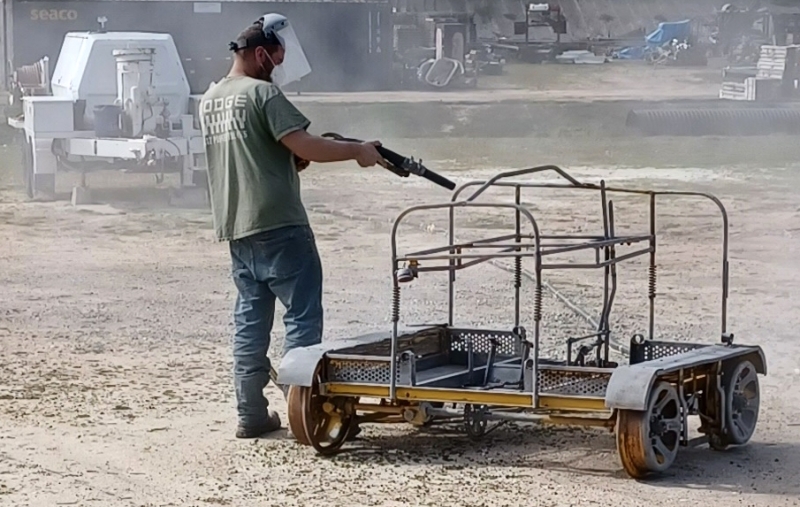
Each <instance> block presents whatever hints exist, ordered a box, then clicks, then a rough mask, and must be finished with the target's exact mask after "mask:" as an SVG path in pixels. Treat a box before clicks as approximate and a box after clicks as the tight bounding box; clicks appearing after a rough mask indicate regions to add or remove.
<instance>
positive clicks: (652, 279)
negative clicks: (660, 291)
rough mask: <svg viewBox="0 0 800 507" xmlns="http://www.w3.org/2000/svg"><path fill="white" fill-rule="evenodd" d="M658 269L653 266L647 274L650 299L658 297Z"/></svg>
mask: <svg viewBox="0 0 800 507" xmlns="http://www.w3.org/2000/svg"><path fill="white" fill-rule="evenodd" d="M656 269H657V268H656V266H655V265H651V266H650V268H649V269H648V273H647V295H648V297H649V298H650V299H653V298H655V297H656V278H657V276H658V275H657V273H656Z"/></svg>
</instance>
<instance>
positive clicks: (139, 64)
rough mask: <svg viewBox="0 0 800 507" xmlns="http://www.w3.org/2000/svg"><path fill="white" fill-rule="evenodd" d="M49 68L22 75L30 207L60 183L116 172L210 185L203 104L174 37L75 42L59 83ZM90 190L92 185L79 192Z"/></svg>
mask: <svg viewBox="0 0 800 507" xmlns="http://www.w3.org/2000/svg"><path fill="white" fill-rule="evenodd" d="M48 68H49V60H48V59H47V57H45V58H43V59H42V60H40V61H39V62H37V63H36V64H34V65H31V66H26V67H23V68H21V69H19V70H18V71H17V73H18V74H17V75H16V76H15V78H16V80H17V82H21V83H23V84H21V85H20V86H19V87H17V88H15V89H14V94H13V99H14V100H15V101H16V102H15V104H16V105H17V106H19V108H20V109H21V114H19V115H17V116H11V117H9V119H8V123H9V125H10V126H12V127H14V128H16V129H17V130H18V131H19V132H20V136H19V137H20V140H21V143H22V147H23V162H24V163H23V169H24V179H25V182H26V189H27V193H28V195H29V196H30V197H36V196H40V195H41V196H45V197H52V196H53V195H54V194H55V188H56V174H57V173H58V172H61V171H77V172H79V173H81V175H82V177H85V174H86V173H87V172H91V171H95V170H109V169H116V170H121V171H125V172H133V173H152V174H155V175H157V177H163V175H165V174H168V173H179V174H180V180H181V185H182V186H185V187H192V186H198V185H205V182H206V176H205V146H204V145H203V139H202V133H201V131H200V129H199V120H198V118H197V115H196V114H195V113H194V111H195V109H196V104H195V102H196V97H192V96H190V89H189V82H188V80H187V78H186V73H185V72H184V69H183V67H182V66H181V60H180V56H179V55H178V51H177V48H176V46H175V43H174V41H173V39H172V36H171V35H169V34H159V33H146V32H72V33H68V34H67V35H66V36H65V37H64V41H63V45H62V47H61V52H60V54H59V56H58V61H57V63H56V66H55V69H54V71H53V78H52V80H50V79H49V78H48ZM82 187H84V184H82V185H81V187H80V188H82Z"/></svg>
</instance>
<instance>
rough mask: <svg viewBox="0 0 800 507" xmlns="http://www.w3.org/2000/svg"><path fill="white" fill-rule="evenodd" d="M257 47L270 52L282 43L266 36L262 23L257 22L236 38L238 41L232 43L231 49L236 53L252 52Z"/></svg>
mask: <svg viewBox="0 0 800 507" xmlns="http://www.w3.org/2000/svg"><path fill="white" fill-rule="evenodd" d="M257 47H263V48H265V49H267V50H268V51H270V52H271V51H274V50H275V49H277V48H278V47H280V42H279V41H278V40H277V38H275V37H274V36H272V37H267V36H266V35H264V28H263V25H262V24H261V21H256V22H255V23H253V24H252V25H250V26H248V27H247V28H245V29H244V30H242V31H241V32H240V33H239V35H238V36H237V37H236V41H235V42H231V43H230V49H231V51H233V52H234V53H238V52H240V51H252V50H254V49H255V48H257Z"/></svg>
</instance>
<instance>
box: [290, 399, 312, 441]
mask: <svg viewBox="0 0 800 507" xmlns="http://www.w3.org/2000/svg"><path fill="white" fill-rule="evenodd" d="M304 389H308V388H305V387H302V386H290V387H289V393H288V394H287V395H286V405H287V411H288V412H289V431H291V432H292V435H294V438H295V440H297V442H298V443H299V444H300V445H311V442H309V441H308V437H307V436H306V429H305V426H303V411H304V410H305V408H304V407H303V390H304Z"/></svg>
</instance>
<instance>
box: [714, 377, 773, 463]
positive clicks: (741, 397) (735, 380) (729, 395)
mask: <svg viewBox="0 0 800 507" xmlns="http://www.w3.org/2000/svg"><path fill="white" fill-rule="evenodd" d="M724 378H725V380H724V384H723V388H724V391H725V399H724V400H723V401H722V403H724V406H725V432H724V433H721V434H720V433H717V434H713V435H710V436H709V445H710V446H711V447H712V448H713V449H716V450H723V449H725V448H726V447H728V446H729V445H742V444H746V443H747V442H748V441H749V440H750V438H751V437H752V436H753V433H755V431H756V424H757V423H758V412H759V407H760V405H761V394H760V390H759V383H758V373H757V372H756V367H755V366H754V365H753V363H751V362H750V361H742V362H741V363H738V364H736V366H734V367H733V368H730V369H726V371H725V377H724Z"/></svg>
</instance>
